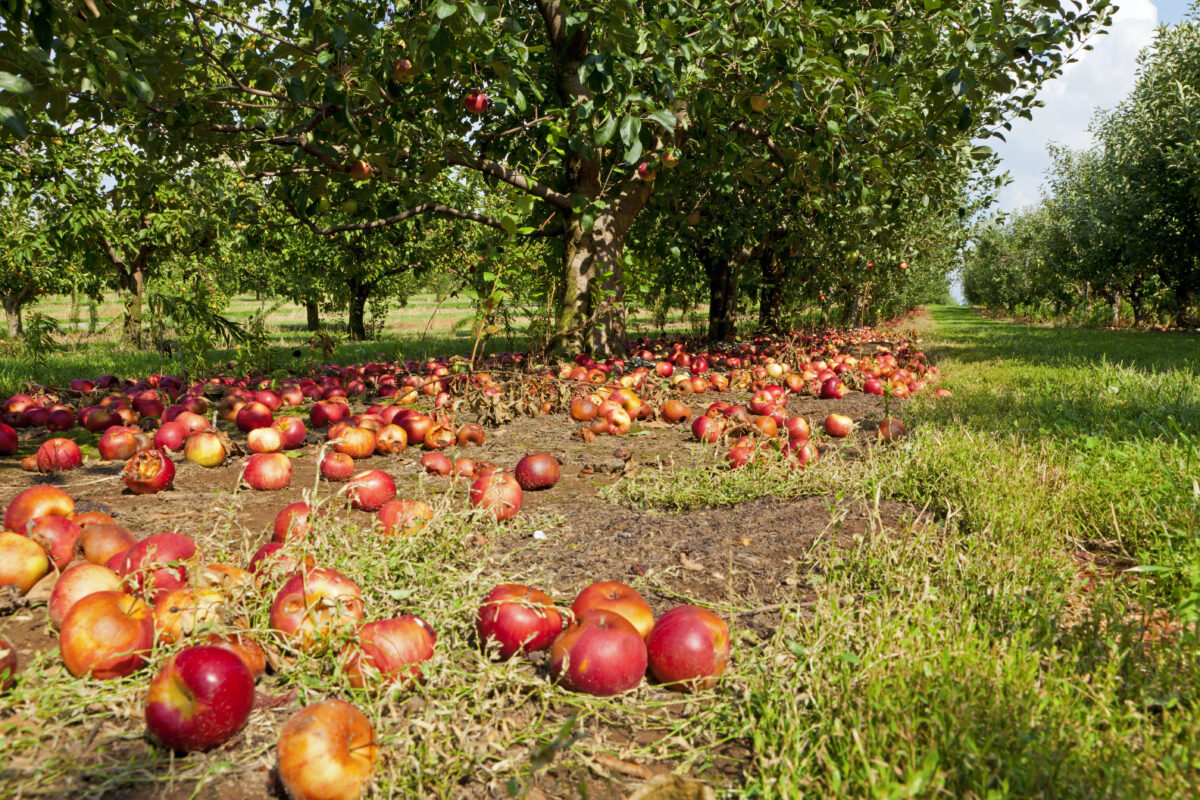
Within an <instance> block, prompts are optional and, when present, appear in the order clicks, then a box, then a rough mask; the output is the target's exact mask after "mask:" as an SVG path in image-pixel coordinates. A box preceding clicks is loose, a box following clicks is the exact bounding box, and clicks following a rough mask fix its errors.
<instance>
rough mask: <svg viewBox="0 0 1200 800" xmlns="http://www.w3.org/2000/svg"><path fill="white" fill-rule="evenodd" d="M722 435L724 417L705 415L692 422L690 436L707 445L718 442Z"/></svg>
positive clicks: (723, 431)
mask: <svg viewBox="0 0 1200 800" xmlns="http://www.w3.org/2000/svg"><path fill="white" fill-rule="evenodd" d="M724 433H725V418H724V417H710V416H708V415H707V414H706V415H704V416H703V417H696V419H695V420H693V421H692V435H693V436H695V437H696V438H697V439H698V440H700V441H702V442H705V443H707V444H715V443H716V442H719V441H720V440H721V436H722V435H723V434H724Z"/></svg>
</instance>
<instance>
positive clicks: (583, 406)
mask: <svg viewBox="0 0 1200 800" xmlns="http://www.w3.org/2000/svg"><path fill="white" fill-rule="evenodd" d="M598 413H600V409H599V408H598V407H597V406H596V404H595V403H593V402H592V401H591V399H590V398H587V397H576V398H575V399H574V400H572V401H571V411H570V414H571V419H573V420H575V421H576V422H590V421H591V420H593V419H595V418H596V415H597V414H598Z"/></svg>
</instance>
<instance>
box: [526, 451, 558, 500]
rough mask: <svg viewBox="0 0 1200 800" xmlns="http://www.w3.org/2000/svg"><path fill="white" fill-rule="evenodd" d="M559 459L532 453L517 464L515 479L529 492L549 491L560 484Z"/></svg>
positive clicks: (547, 454)
mask: <svg viewBox="0 0 1200 800" xmlns="http://www.w3.org/2000/svg"><path fill="white" fill-rule="evenodd" d="M558 476H559V468H558V459H557V458H555V457H554V456H552V455H550V454H549V453H531V454H530V455H527V456H525V457H524V458H522V459H521V460H520V461H518V462H517V468H516V470H515V477H516V479H517V483H519V484H520V485H521V488H522V489H524V490H525V491H527V492H533V491H537V490H539V489H549V488H550V487H552V486H553V485H554V484H556V483H558Z"/></svg>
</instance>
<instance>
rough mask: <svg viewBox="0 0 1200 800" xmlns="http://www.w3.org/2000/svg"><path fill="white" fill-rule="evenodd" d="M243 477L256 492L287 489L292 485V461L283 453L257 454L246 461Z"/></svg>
mask: <svg viewBox="0 0 1200 800" xmlns="http://www.w3.org/2000/svg"><path fill="white" fill-rule="evenodd" d="M242 477H243V478H244V479H245V481H246V484H247V485H248V486H249V487H250V488H251V489H254V490H256V491H260V492H271V491H278V490H279V489H286V488H287V487H289V486H291V485H292V460H291V459H290V458H288V457H287V456H285V455H284V454H283V453H255V454H254V455H252V456H250V458H248V459H247V460H246V467H245V469H243V470H242Z"/></svg>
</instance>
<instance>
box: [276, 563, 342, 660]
mask: <svg viewBox="0 0 1200 800" xmlns="http://www.w3.org/2000/svg"><path fill="white" fill-rule="evenodd" d="M362 618H363V603H362V590H361V589H359V588H358V585H357V584H355V583H354V582H353V581H352V580H350V579H349V578H347V577H346V576H344V575H342V574H341V573H340V572H337V571H336V570H332V569H328V568H325V567H316V568H314V569H309V570H306V571H304V572H300V573H297V574H296V575H293V576H292V577H291V578H289V579H288V580H287V581H286V582H285V583H284V584H283V586H282V587H281V588H280V589H279V592H278V593H277V594H276V595H275V602H274V603H273V604H272V605H271V627H272V628H274V629H275V630H276V631H279V633H281V634H283V635H284V636H285V637H286V638H288V639H291V640H292V641H293V642H294V644H295V645H296V646H297V647H298V648H299V649H301V650H304V651H313V650H317V649H319V648H320V647H321V646H322V645H323V644H324V642H325V640H327V639H329V638H330V637H332V636H334V635H336V634H338V633H340V632H343V631H345V630H348V629H350V628H352V627H354V626H355V625H357V624H358V623H360V622H362Z"/></svg>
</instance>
